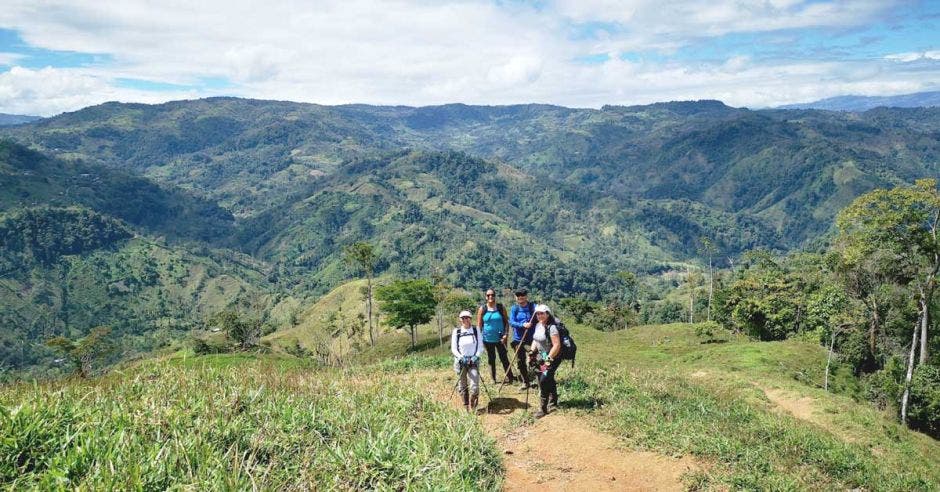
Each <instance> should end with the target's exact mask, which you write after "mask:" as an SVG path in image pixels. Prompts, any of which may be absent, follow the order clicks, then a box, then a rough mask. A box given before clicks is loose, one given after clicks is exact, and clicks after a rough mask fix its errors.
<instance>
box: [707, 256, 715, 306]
mask: <svg viewBox="0 0 940 492" xmlns="http://www.w3.org/2000/svg"><path fill="white" fill-rule="evenodd" d="M714 292H715V273H714V270H712V257H711V255H709V256H708V314H706V318H705V320H706V321H711V320H712V296H713V295H714Z"/></svg>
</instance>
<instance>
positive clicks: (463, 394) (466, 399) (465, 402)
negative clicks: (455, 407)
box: [460, 391, 470, 407]
mask: <svg viewBox="0 0 940 492" xmlns="http://www.w3.org/2000/svg"><path fill="white" fill-rule="evenodd" d="M460 396H461V397H463V406H464V407H466V406H467V405H469V404H470V395H469V393H468V392H467V391H461V392H460Z"/></svg>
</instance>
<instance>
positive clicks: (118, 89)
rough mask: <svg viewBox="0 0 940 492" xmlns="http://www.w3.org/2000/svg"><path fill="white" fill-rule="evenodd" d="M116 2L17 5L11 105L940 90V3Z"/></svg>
mask: <svg viewBox="0 0 940 492" xmlns="http://www.w3.org/2000/svg"><path fill="white" fill-rule="evenodd" d="M104 3H105V2H97V1H95V2H93V1H86V0H72V1H47V0H31V1H20V0H7V1H6V2H5V7H4V9H3V10H2V11H0V112H6V113H20V114H40V115H50V114H56V113H59V112H62V111H71V110H76V109H79V108H81V107H85V106H88V105H92V104H98V103H101V102H105V101H111V100H118V101H128V102H129V101H135V102H149V103H156V102H163V101H167V100H173V99H181V98H195V97H207V96H216V95H233V96H243V97H255V98H267V99H287V100H297V101H307V102H317V103H324V104H336V103H349V102H364V103H373V104H410V105H425V104H441V103H448V102H466V103H478V104H511V103H528V102H544V103H554V104H562V105H568V106H593V107H597V106H601V105H603V104H643V103H649V102H654V101H662V100H678V99H705V98H711V99H721V100H723V101H725V102H727V103H728V104H732V105H736V106H748V107H767V106H775V105H780V104H788V103H795V102H805V101H810V100H815V99H821V98H825V97H832V96H837V95H845V94H860V95H891V94H902V93H910V92H918V91H924V90H936V89H940V35H938V34H937V33H938V31H940V2H936V1H935V2H904V1H879V0H854V1H831V0H824V1H816V0H812V1H803V0H764V1H754V2H750V1H742V0H712V1H711V2H708V3H707V4H705V3H704V2H697V1H671V0H659V1H650V0H629V1H613V0H580V1H574V0H552V1H549V0H542V1H533V2H529V1H513V0H508V1H505V0H504V1H472V0H461V1H454V2H446V1H440V2H426V1H423V0H398V1H395V2H382V3H374V2H369V1H361V0H345V1H342V2H339V1H337V2H334V1H320V2H316V4H310V5H312V6H311V7H309V8H306V7H303V6H301V5H302V4H298V3H296V2H278V1H271V2H265V3H264V4H258V3H257V2H250V1H242V0H232V1H225V2H221V1H216V0H206V1H204V2H199V3H197V4H195V5H188V4H183V3H177V2H172V3H170V2H168V3H165V4H159V3H154V2H148V1H143V0H139V1H138V0H127V1H124V2H120V3H117V4H112V5H103V4H104ZM6 4H9V5H6ZM259 5H260V6H259Z"/></svg>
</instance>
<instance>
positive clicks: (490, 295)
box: [486, 294, 496, 297]
mask: <svg viewBox="0 0 940 492" xmlns="http://www.w3.org/2000/svg"><path fill="white" fill-rule="evenodd" d="M486 297H496V294H487V295H486Z"/></svg>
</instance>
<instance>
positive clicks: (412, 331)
mask: <svg viewBox="0 0 940 492" xmlns="http://www.w3.org/2000/svg"><path fill="white" fill-rule="evenodd" d="M410 331H411V350H414V349H415V347H416V346H417V345H418V344H417V343H416V342H417V339H416V337H415V332H417V331H418V328H417V327H416V326H412V327H411V330H410Z"/></svg>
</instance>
